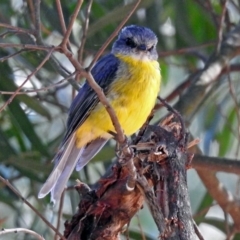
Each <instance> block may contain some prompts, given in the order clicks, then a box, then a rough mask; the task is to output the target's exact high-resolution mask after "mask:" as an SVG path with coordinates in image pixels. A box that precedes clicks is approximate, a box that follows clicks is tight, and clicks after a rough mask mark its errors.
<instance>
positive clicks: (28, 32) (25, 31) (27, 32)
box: [0, 23, 33, 35]
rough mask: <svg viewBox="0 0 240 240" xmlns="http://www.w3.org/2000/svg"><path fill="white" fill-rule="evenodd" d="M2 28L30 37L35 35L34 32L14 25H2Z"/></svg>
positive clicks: (0, 25) (0, 24)
mask: <svg viewBox="0 0 240 240" xmlns="http://www.w3.org/2000/svg"><path fill="white" fill-rule="evenodd" d="M0 27H4V28H9V29H13V30H14V31H16V32H19V33H26V34H28V35H33V31H31V30H29V29H24V28H20V27H16V26H12V25H10V24H7V23H0Z"/></svg>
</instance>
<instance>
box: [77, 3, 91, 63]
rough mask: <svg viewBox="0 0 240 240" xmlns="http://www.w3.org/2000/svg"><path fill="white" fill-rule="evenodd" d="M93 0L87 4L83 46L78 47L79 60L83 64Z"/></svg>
mask: <svg viewBox="0 0 240 240" xmlns="http://www.w3.org/2000/svg"><path fill="white" fill-rule="evenodd" d="M92 2H93V0H89V2H88V6H87V10H86V20H85V24H84V26H83V35H82V40H81V46H80V47H79V49H78V61H79V62H80V63H81V64H82V60H83V49H84V46H85V42H86V39H87V31H88V26H89V16H90V12H91V7H92Z"/></svg>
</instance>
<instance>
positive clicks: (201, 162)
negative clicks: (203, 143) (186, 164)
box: [192, 154, 240, 175]
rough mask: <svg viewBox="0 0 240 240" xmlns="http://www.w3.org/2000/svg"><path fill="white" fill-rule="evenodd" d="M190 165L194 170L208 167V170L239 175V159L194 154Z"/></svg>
mask: <svg viewBox="0 0 240 240" xmlns="http://www.w3.org/2000/svg"><path fill="white" fill-rule="evenodd" d="M192 167H193V168H195V169H196V170H204V169H208V170H209V171H216V172H217V171H218V172H226V173H235V174H237V175H240V162H239V159H228V158H220V157H209V156H205V155H200V154H195V155H194V158H193V160H192Z"/></svg>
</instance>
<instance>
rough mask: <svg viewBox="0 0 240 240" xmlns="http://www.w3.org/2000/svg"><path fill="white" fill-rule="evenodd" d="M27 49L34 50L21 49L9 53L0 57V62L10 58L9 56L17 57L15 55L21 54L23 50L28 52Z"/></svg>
mask: <svg viewBox="0 0 240 240" xmlns="http://www.w3.org/2000/svg"><path fill="white" fill-rule="evenodd" d="M26 51H32V50H29V49H21V50H19V51H17V52H15V53H13V54H10V55H7V56H5V57H2V58H0V62H4V61H6V60H8V59H9V58H12V57H15V56H17V55H19V54H21V53H22V52H26Z"/></svg>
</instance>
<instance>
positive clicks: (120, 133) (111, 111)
mask: <svg viewBox="0 0 240 240" xmlns="http://www.w3.org/2000/svg"><path fill="white" fill-rule="evenodd" d="M86 78H87V80H88V83H89V85H90V86H91V88H92V89H93V90H94V91H95V92H96V93H97V95H98V98H99V100H100V102H101V103H102V104H103V106H105V108H106V110H107V112H108V114H109V116H110V118H111V121H112V124H113V126H114V128H115V130H116V132H117V141H118V142H119V143H124V141H125V136H124V134H123V130H122V128H121V125H120V123H119V121H118V118H117V115H116V113H115V111H114V109H113V108H112V106H111V104H110V103H109V102H108V100H107V98H106V96H105V94H104V92H103V91H102V88H101V87H100V86H99V85H98V84H97V83H96V82H95V80H94V78H93V76H92V74H91V73H90V72H86Z"/></svg>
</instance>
